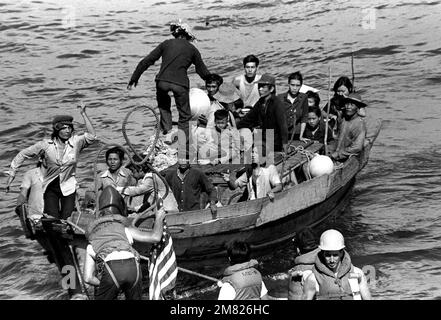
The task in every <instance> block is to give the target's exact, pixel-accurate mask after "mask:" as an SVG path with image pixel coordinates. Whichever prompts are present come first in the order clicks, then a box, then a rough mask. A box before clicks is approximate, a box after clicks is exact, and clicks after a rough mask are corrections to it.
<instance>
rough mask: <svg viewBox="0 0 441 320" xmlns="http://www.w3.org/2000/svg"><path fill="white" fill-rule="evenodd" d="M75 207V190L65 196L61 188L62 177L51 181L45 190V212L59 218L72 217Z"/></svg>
mask: <svg viewBox="0 0 441 320" xmlns="http://www.w3.org/2000/svg"><path fill="white" fill-rule="evenodd" d="M74 207H75V192H74V193H72V194H70V195H68V196H63V193H62V192H61V189H60V178H59V177H57V178H56V179H55V180H54V181H52V182H51V183H49V185H48V186H47V188H46V191H45V192H44V212H45V213H47V214H49V215H51V216H53V217H55V218H58V219H66V218H68V217H70V215H71V214H72V211H73V210H74Z"/></svg>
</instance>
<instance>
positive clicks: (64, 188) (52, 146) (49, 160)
mask: <svg viewBox="0 0 441 320" xmlns="http://www.w3.org/2000/svg"><path fill="white" fill-rule="evenodd" d="M80 107H81V110H80V114H81V115H82V117H83V119H84V123H85V124H86V130H87V132H85V133H84V134H81V135H74V134H73V132H74V126H73V123H72V121H73V117H72V116H70V115H60V116H55V117H54V119H53V121H52V128H53V132H52V136H51V138H50V139H44V140H42V141H40V142H37V143H35V144H34V145H32V146H30V147H28V148H26V149H24V150H22V151H20V152H19V153H18V154H17V155H16V156H15V158H14V159H13V160H12V162H11V168H10V170H9V179H8V182H7V187H6V188H7V189H9V185H10V184H11V183H12V180H13V179H14V177H15V174H16V172H17V170H18V168H19V167H20V166H21V165H22V164H23V162H24V161H25V159H29V158H32V157H35V156H37V155H38V154H39V153H40V152H41V151H44V152H45V159H46V164H47V169H46V173H45V175H44V179H43V192H44V212H45V213H47V214H49V215H51V216H53V217H55V218H61V219H66V218H68V217H70V215H71V214H72V211H73V209H74V206H75V195H76V186H77V181H76V179H75V171H76V167H77V161H78V155H79V153H80V152H81V151H83V149H84V148H86V147H88V146H89V145H91V144H92V143H94V142H95V140H96V135H95V130H94V128H93V125H92V123H91V122H90V119H89V117H88V116H87V114H86V106H85V105H84V104H82V105H81V106H80ZM60 204H61V206H60Z"/></svg>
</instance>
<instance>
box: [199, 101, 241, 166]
mask: <svg viewBox="0 0 441 320" xmlns="http://www.w3.org/2000/svg"><path fill="white" fill-rule="evenodd" d="M230 116H231V114H230V112H228V111H227V110H225V109H220V110H216V112H214V128H212V127H207V128H204V130H200V131H198V134H197V135H196V137H195V138H196V141H195V142H196V149H197V151H198V153H197V157H198V163H199V164H209V163H211V164H213V165H216V164H220V163H222V164H224V163H229V162H232V163H235V162H236V163H239V161H240V134H239V131H238V130H237V129H236V128H234V127H232V126H231V125H230V123H229V121H230ZM200 129H201V128H200Z"/></svg>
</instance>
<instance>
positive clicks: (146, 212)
mask: <svg viewBox="0 0 441 320" xmlns="http://www.w3.org/2000/svg"><path fill="white" fill-rule="evenodd" d="M141 108H147V109H148V110H150V111H151V112H152V113H153V115H154V117H155V121H156V123H155V136H154V140H153V143H152V145H151V146H150V150H149V151H148V152H147V154H146V155H145V156H144V158H142V157H141V156H140V155H139V154H138V153H137V152H136V149H135V148H134V146H133V144H132V143H131V142H130V139H129V137H128V135H127V130H126V126H127V123H128V121H129V118H130V116H131V115H132V113H133V112H135V111H137V110H139V109H141ZM159 131H160V128H159V117H158V114H157V113H156V111H155V110H154V109H153V108H152V107H149V106H146V105H142V106H137V107H135V108H133V109H132V110H130V112H128V113H127V115H126V117H125V118H124V120H123V123H122V133H123V137H124V140H126V143H127V145H128V146H129V148H130V150H131V151H132V152H133V153H134V154H135V155H136V156H137V157H138V158H140V159H142V160H141V161H139V162H138V161H134V160H133V159H132V158H130V162H131V163H132V164H134V165H137V166H141V165H144V164H145V165H147V167H148V168H149V169H150V171H151V172H152V173H153V174H156V175H157V176H158V177H159V178H160V179H161V180H162V182H163V183H164V185H165V194H164V196H163V197H162V198H166V197H167V195H168V193H169V192H170V186H169V185H168V183H167V180H165V178H164V177H163V176H162V175H161V174H160V173H159V172H158V171H157V170H156V169H155V168H154V167H153V166H152V165H151V163H150V162H149V161H148V160H149V159H150V156H151V155H152V153H153V152H154V151H155V146H156V144H157V142H158V139H159ZM147 149H149V148H147ZM153 182H155V180H154V176H153ZM154 190H155V191H154V192H155V200H154V201H153V204H152V205H151V206H150V207H149V208H147V209H146V210H144V211H143V212H141V213H139V214H138V215H137V216H136V217H135V218H134V219H133V221H132V226H136V224H137V222H138V221H139V220H141V219H143V218H148V217H150V216H152V214H151V213H150V211H151V210H152V209H154V208H155V206H156V202H157V201H158V188H157V186H156V183H154Z"/></svg>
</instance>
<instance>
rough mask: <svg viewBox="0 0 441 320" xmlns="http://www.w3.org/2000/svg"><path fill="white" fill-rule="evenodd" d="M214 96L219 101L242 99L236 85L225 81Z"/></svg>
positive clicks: (227, 101) (229, 101)
mask: <svg viewBox="0 0 441 320" xmlns="http://www.w3.org/2000/svg"><path fill="white" fill-rule="evenodd" d="M214 98H215V99H216V100H218V101H219V102H224V103H232V102H234V101H236V100H239V99H240V96H239V93H238V91H237V89H236V87H235V86H234V85H233V84H232V83H223V84H222V85H221V86H220V87H219V91H218V92H216V94H215V95H214Z"/></svg>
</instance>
